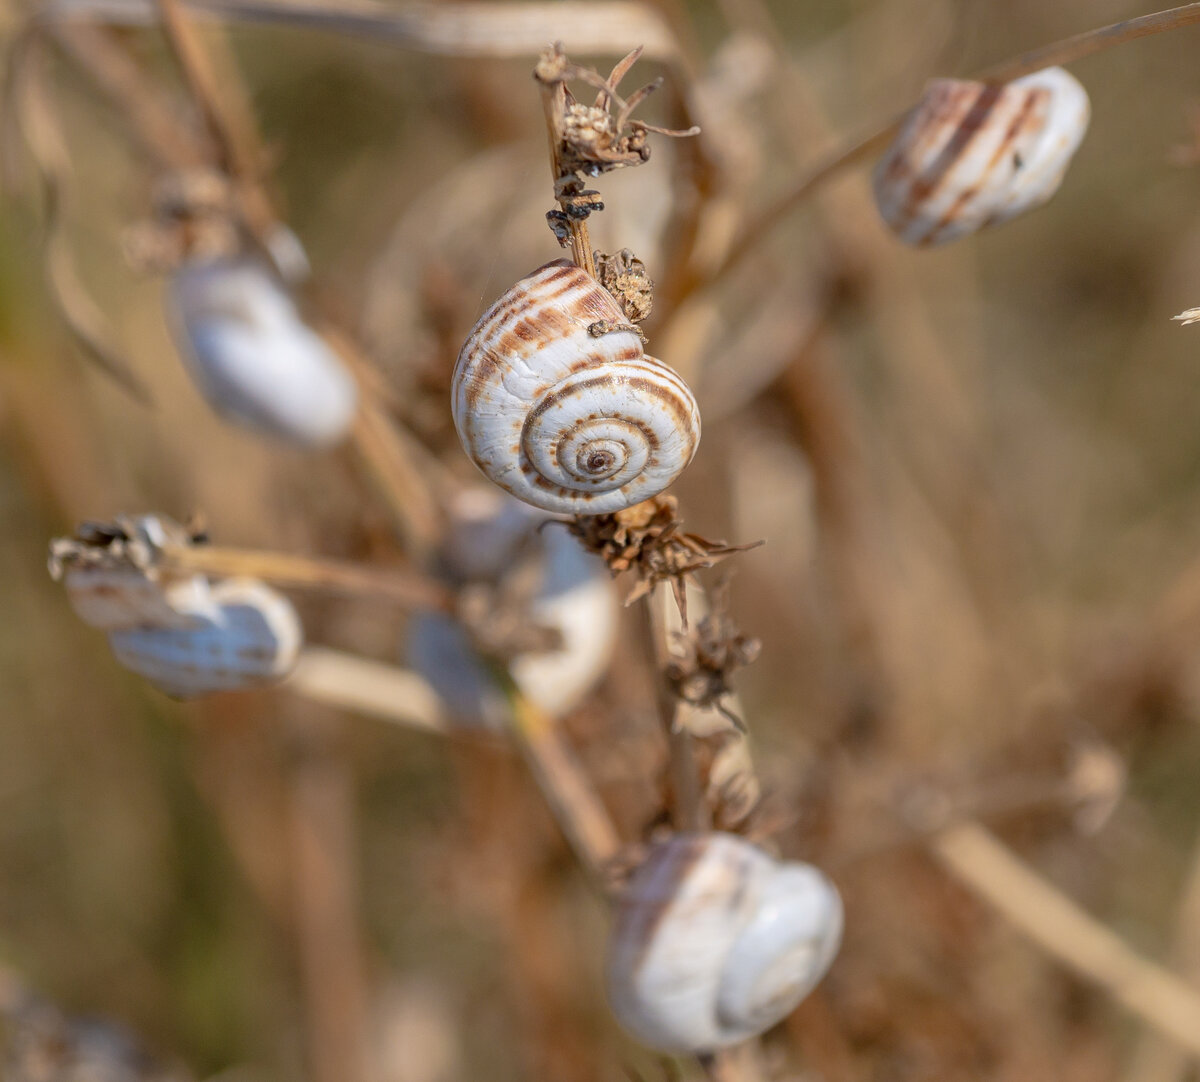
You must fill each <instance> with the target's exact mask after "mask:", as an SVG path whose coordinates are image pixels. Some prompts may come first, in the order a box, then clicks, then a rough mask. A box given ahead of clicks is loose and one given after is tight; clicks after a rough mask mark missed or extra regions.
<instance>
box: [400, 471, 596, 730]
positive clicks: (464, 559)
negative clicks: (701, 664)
mask: <svg viewBox="0 0 1200 1082" xmlns="http://www.w3.org/2000/svg"><path fill="white" fill-rule="evenodd" d="M450 517H451V527H450V530H449V531H448V536H447V539H446V543H445V547H444V550H443V553H442V555H443V559H444V561H445V563H446V564H447V570H448V572H449V573H450V575H451V577H453V578H455V579H457V580H459V581H463V580H476V581H478V580H491V581H496V580H498V579H500V578H502V577H503V576H504V575H505V574H506V573H507V572H508V571H509V570H510V569H511V568H512V567H513V565H514V563H515V562H516V561H517V560H518V559H519V558H520V557H521V555H522V554H525V553H526V552H527V550H528V549H529V548H530V547H531V546H532V547H534V548H535V550H536V551H540V572H541V578H540V580H539V582H538V588H537V593H536V595H535V596H534V597H533V599H532V601H531V603H530V605H529V616H530V619H531V620H532V621H533V622H535V623H537V624H539V625H540V626H542V627H547V628H554V629H556V630H557V631H558V632H559V634H560V636H561V637H562V648H561V649H559V650H551V651H546V652H545V653H528V654H520V655H518V656H517V657H516V658H514V659H513V660H512V662H511V663H510V666H509V671H510V672H511V674H512V678H513V681H514V682H515V683H516V685H517V687H518V688H519V689H520V691H521V692H522V694H524V695H525V696H527V697H528V698H529V699H530V700H531V701H532V702H533V703H534V704H535V705H536V706H537V707H538V708H539V709H541V710H542V711H544V712H545V713H546V714H548V715H549V716H551V717H555V718H557V717H562V716H563V715H565V714H568V713H570V712H571V711H572V710H574V709H575V707H577V706H578V705H579V704H580V703H581V702H582V701H583V699H584V697H585V696H586V695H587V693H588V692H589V691H591V689H592V688H593V687H595V685H596V682H597V681H598V680H599V679H600V677H601V676H602V675H603V674H604V672H605V670H606V669H607V668H608V663H609V660H610V658H611V656H612V651H613V646H614V644H615V641H616V633H617V612H618V604H617V599H616V594H615V592H614V590H613V584H612V577H611V575H609V573H608V571H607V569H606V568H605V566H604V564H603V563H602V562H601V561H600V560H599V559H598V558H597V557H595V556H592V555H590V554H589V553H587V552H585V551H584V550H583V548H582V547H581V546H580V545H579V543H578V542H577V541H576V540H575V538H573V537H571V536H570V535H569V534H568V533H567V532H566V530H565V529H563V528H562V527H553V526H551V527H548V528H545V529H542V530H540V531H539V529H538V527H539V526H541V525H542V524H543V523H545V522H546V521H547V518H546V516H544V515H539V514H537V513H536V512H534V511H532V510H530V509H529V508H528V507H525V506H524V505H523V504H520V503H518V502H517V501H516V500H514V499H512V498H511V497H508V496H505V495H503V494H502V493H499V492H497V491H495V490H494V489H482V488H474V489H468V490H466V491H465V492H463V493H460V494H459V496H458V497H457V498H456V499H455V500H454V501H453V503H452V506H451V508H450ZM407 655H408V663H409V664H410V665H411V666H412V668H414V669H415V670H416V671H417V672H419V673H420V674H421V675H422V676H424V677H425V679H426V680H428V681H429V683H430V684H431V685H432V686H433V688H434V689H435V690H436V691H437V692H438V694H439V695H440V696H441V698H442V701H443V703H444V704H445V706H446V709H447V711H448V713H449V714H450V715H451V716H452V717H454V718H455V719H456V720H457V721H458V722H459V723H460V724H463V725H468V726H484V727H488V728H502V727H503V726H504V724H505V719H506V717H507V709H508V708H507V706H506V704H505V700H504V697H503V695H502V694H501V692H500V690H499V689H498V688H497V687H496V684H495V681H494V680H493V678H492V676H491V674H490V673H489V672H488V670H487V667H486V666H485V665H484V664H483V662H482V661H481V660H480V659H479V657H478V656H477V655H476V653H475V651H474V650H473V649H472V648H471V644H470V641H469V640H468V637H467V634H466V632H465V631H464V630H463V628H462V627H461V625H460V624H458V623H457V622H456V621H455V620H453V619H452V618H451V617H449V616H445V615H443V614H440V613H420V614H417V615H415V616H414V617H413V618H412V619H411V620H410V621H409V629H408V641H407Z"/></svg>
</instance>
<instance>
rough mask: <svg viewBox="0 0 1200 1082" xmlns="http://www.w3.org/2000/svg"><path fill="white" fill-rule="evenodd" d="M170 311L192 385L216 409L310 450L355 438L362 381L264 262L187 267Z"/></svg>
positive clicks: (171, 292)
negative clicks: (303, 316)
mask: <svg viewBox="0 0 1200 1082" xmlns="http://www.w3.org/2000/svg"><path fill="white" fill-rule="evenodd" d="M167 308H168V316H169V323H170V326H171V329H172V332H173V334H174V337H175V339H176V342H177V343H178V345H179V349H180V352H181V353H182V355H183V357H184V359H185V361H186V362H187V367H188V370H189V372H190V374H191V376H192V379H193V380H194V382H195V383H196V386H197V388H198V389H199V390H200V393H201V394H203V396H204V398H205V399H206V400H207V402H208V404H209V405H210V406H211V407H212V408H213V410H214V411H215V412H216V413H218V414H220V415H221V416H222V417H224V418H225V419H227V420H229V421H231V422H233V423H235V424H238V425H242V426H243V427H245V428H249V429H251V430H253V431H255V432H258V433H259V434H260V435H265V436H268V437H272V438H276V439H282V440H285V441H287V442H289V443H293V444H297V445H299V446H301V447H326V446H329V445H331V444H334V443H337V442H338V441H339V440H341V439H342V438H343V437H344V436H345V435H346V434H347V433H348V432H349V430H350V425H351V423H352V422H353V420H354V414H355V409H356V407H357V402H358V388H357V386H356V384H355V382H354V379H353V377H352V376H351V375H350V373H349V372H348V371H347V370H346V368H345V367H344V366H343V364H342V362H341V361H340V360H338V358H337V357H336V356H335V355H334V354H333V352H332V351H331V350H330V349H329V347H328V346H327V345H326V344H325V342H324V341H323V340H322V339H321V337H320V336H319V335H317V334H316V333H314V332H313V331H312V330H311V329H310V328H309V327H307V326H306V325H305V323H304V321H303V320H302V319H301V318H300V313H299V312H298V311H297V310H296V305H295V303H294V302H293V301H292V298H291V297H290V296H289V295H288V293H287V291H286V290H285V289H284V287H283V285H282V284H281V283H280V282H279V281H278V280H277V279H276V278H275V276H274V275H273V274H272V273H271V272H270V271H268V270H267V268H266V267H264V266H263V265H262V264H260V263H258V262H257V261H255V260H253V259H248V258H223V259H212V260H197V261H193V262H191V263H186V264H184V265H183V266H182V267H180V268H179V269H178V270H177V271H176V272H175V273H174V275H173V276H172V278H171V280H170V283H169V285H168V291H167Z"/></svg>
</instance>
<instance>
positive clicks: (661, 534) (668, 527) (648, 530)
mask: <svg viewBox="0 0 1200 1082" xmlns="http://www.w3.org/2000/svg"><path fill="white" fill-rule="evenodd" d="M682 526H683V520H682V519H680V517H679V508H678V505H677V503H676V501H675V498H674V497H673V496H662V495H660V496H654V497H652V498H651V499H649V500H643V501H642V502H641V503H637V504H634V505H633V506H632V507H627V508H626V509H625V510H624V511H616V512H613V513H612V514H607V515H580V516H579V517H577V518H575V519H574V520H573V521H571V522H569V523H568V528H569V529H570V531H571V532H572V533H573V534H574V535H575V536H576V537H578V538H579V539H580V540H581V541H582V542H583V544H584V545H585V546H586V547H587V548H588V549H589V550H590V551H592V552H594V553H596V555H598V556H599V557H601V559H603V560H604V562H605V563H606V564H608V567H609V570H610V571H612V573H613V574H614V575H615V574H619V573H620V572H622V571H632V572H633V573H634V574H635V575H636V576H637V579H638V582H637V585H636V586H634V588H633V590H632V591H631V592H630V594H629V596H628V597H627V598H626V599H625V604H626V605H631V604H633V602H635V601H636V600H637V599H638V598H640V597H645V596H646V595H647V594H648V593H649V592H650V591H651V590H653V589H654V587H655V586H657V585H658V584H659V583H660V582H669V583H670V584H671V588H672V590H674V592H675V600H676V601H677V602H678V603H679V611H680V613H681V614H682V616H683V625H684V627H687V599H686V597H685V585H686V579H687V576H688V575H690V574H691V573H692V572H694V571H700V570H702V569H704V568H707V567H712V566H713V565H714V564H717V563H720V562H721V561H722V560H723V559H725V557H727V556H732V555H733V554H734V553H736V552H745V551H746V550H747V549H752V548H757V547H758V546H759V545H761V544H762V543H763V542H761V541H752V542H750V543H749V544H748V545H727V544H726V543H725V542H724V541H709V540H707V539H706V538H703V537H701V536H700V535H699V534H694V533H684V532H682V530H681V529H680V527H682Z"/></svg>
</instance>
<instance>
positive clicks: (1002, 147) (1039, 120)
mask: <svg viewBox="0 0 1200 1082" xmlns="http://www.w3.org/2000/svg"><path fill="white" fill-rule="evenodd" d="M1008 92H1009V93H1014V92H1015V91H1014V90H1013V89H1012V88H1009V90H1008ZM1049 101H1050V92H1049V91H1048V90H1046V89H1045V88H1044V87H1028V88H1024V89H1023V100H1022V102H1021V106H1020V108H1019V109H1018V110H1017V112H1016V115H1015V116H1014V117H1013V119H1012V121H1011V122H1010V123H1009V125H1008V128H1007V129H1006V130H1005V132H1004V136H1003V138H1002V139H1001V140H1000V144H999V146H997V147H996V149H995V151H994V152H993V153H992V156H991V158H990V159H989V160H988V163H987V166H986V167H985V169H984V170H983V173H982V174H981V175H980V176H979V178H978V179H977V180H976V181H975V183H974V184H972V185H971V186H970V187H969V188H966V189H964V190H963V191H962V192H960V193H959V195H958V197H957V198H956V199H955V200H954V202H953V203H952V204H951V205H950V207H949V209H948V210H947V211H946V213H945V214H943V215H942V217H941V218H939V219H938V222H937V224H936V225H935V226H934V227H933V229H932V230H930V232H929V233H928V234H927V235H926V236H925V237H923V238H922V240H921V243H922V244H932V243H934V241H935V240H936V239H937V236H938V234H939V233H941V231H942V230H943V229H945V228H946V226H948V225H950V224H951V223H952V222H954V221H955V219H957V218H958V216H959V214H961V213H962V211H963V208H964V207H966V206H967V205H968V204H969V203H971V202H972V201H973V200H974V199H975V198H976V196H978V195H979V193H980V192H981V191H982V190H983V189H984V188H986V187H987V186H988V182H989V181H990V180H991V178H992V175H993V174H994V173H995V171H996V169H997V167H998V166H1000V164H1001V163H1002V162H1003V161H1004V160H1005V159H1006V158H1007V157H1008V155H1009V154H1010V153H1011V151H1012V146H1013V144H1014V143H1015V142H1016V141H1017V137H1018V136H1020V135H1021V134H1022V133H1023V132H1024V130H1025V127H1026V125H1027V124H1028V122H1029V119H1030V116H1031V115H1033V116H1034V120H1035V122H1036V124H1037V125H1038V126H1040V125H1042V124H1044V123H1045V117H1044V115H1041V116H1037V115H1034V114H1035V111H1036V110H1037V107H1038V106H1039V105H1044V104H1048V103H1049Z"/></svg>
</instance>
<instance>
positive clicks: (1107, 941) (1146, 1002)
mask: <svg viewBox="0 0 1200 1082" xmlns="http://www.w3.org/2000/svg"><path fill="white" fill-rule="evenodd" d="M931 847H932V850H933V853H934V855H935V856H936V857H937V858H938V860H939V861H941V863H942V864H943V865H945V867H946V868H947V869H949V871H951V872H952V873H953V874H954V875H955V876H956V877H957V878H958V879H960V880H961V881H962V882H963V883H964V884H966V886H968V887H969V888H970V889H971V890H972V891H974V892H975V893H976V894H978V895H979V896H980V897H981V898H983V899H984V900H985V901H987V902H988V903H989V904H990V905H992V906H994V907H995V908H996V909H997V910H999V911H1000V912H1001V913H1002V914H1003V915H1004V916H1005V917H1006V918H1007V919H1008V920H1009V921H1010V922H1011V923H1012V924H1013V925H1014V926H1015V927H1016V928H1018V929H1019V930H1020V931H1021V932H1023V933H1024V934H1025V935H1027V936H1028V937H1029V938H1030V939H1032V940H1033V941H1034V942H1035V943H1036V944H1037V945H1038V946H1039V947H1041V948H1042V949H1043V950H1044V951H1046V953H1048V954H1049V955H1051V956H1052V957H1053V958H1056V959H1057V960H1058V961H1060V962H1062V963H1063V964H1064V965H1066V966H1067V967H1068V968H1070V969H1072V970H1074V971H1075V972H1076V973H1078V974H1079V975H1080V976H1082V977H1084V978H1086V979H1087V980H1090V981H1092V982H1094V983H1095V984H1097V985H1099V986H1100V987H1101V988H1102V989H1103V990H1104V991H1105V992H1107V993H1108V995H1110V996H1111V997H1112V998H1113V999H1114V1000H1116V1002H1118V1003H1120V1004H1121V1006H1123V1007H1124V1008H1125V1009H1126V1010H1128V1011H1130V1012H1132V1013H1133V1014H1136V1015H1137V1016H1138V1017H1140V1018H1141V1019H1143V1020H1144V1021H1145V1022H1146V1023H1148V1024H1149V1025H1150V1026H1152V1027H1154V1028H1155V1029H1156V1030H1158V1032H1160V1033H1162V1034H1163V1035H1164V1036H1166V1037H1169V1038H1170V1039H1171V1040H1173V1041H1174V1042H1175V1043H1176V1044H1178V1045H1179V1047H1180V1048H1183V1049H1186V1050H1187V1051H1188V1052H1189V1053H1191V1054H1192V1055H1193V1056H1198V1057H1200V990H1197V989H1195V988H1193V987H1191V986H1190V985H1189V984H1187V983H1185V982H1184V981H1182V980H1180V979H1179V978H1178V977H1176V976H1175V975H1174V974H1172V973H1170V972H1168V971H1167V970H1165V969H1163V968H1162V967H1161V966H1159V965H1156V964H1155V963H1153V962H1150V961H1148V960H1147V959H1145V958H1143V957H1142V956H1141V955H1139V954H1138V953H1137V952H1136V951H1134V950H1133V949H1132V948H1130V947H1129V945H1128V944H1126V943H1125V942H1124V941H1123V940H1122V939H1121V938H1120V937H1119V936H1117V935H1115V934H1114V933H1113V932H1111V931H1110V930H1109V929H1108V928H1106V927H1104V925H1102V924H1100V923H1099V922H1098V921H1096V920H1095V919H1094V918H1093V917H1091V916H1089V915H1088V914H1087V913H1085V912H1084V911H1083V910H1082V909H1080V908H1079V906H1077V905H1076V904H1075V903H1074V902H1072V901H1071V900H1070V899H1069V898H1067V897H1066V896H1065V895H1063V894H1062V893H1061V892H1060V891H1058V890H1056V889H1055V888H1054V887H1053V886H1051V885H1050V884H1049V883H1048V882H1046V880H1045V879H1043V878H1042V877H1041V876H1040V875H1038V874H1037V873H1036V872H1035V871H1034V870H1033V869H1032V868H1030V867H1029V866H1028V865H1027V864H1025V863H1024V862H1023V861H1021V860H1020V859H1019V858H1018V857H1016V856H1015V855H1014V854H1013V853H1012V852H1011V851H1010V850H1009V849H1008V848H1007V847H1006V846H1005V845H1003V844H1002V843H1001V842H1000V841H999V840H998V839H997V838H996V837H995V835H993V834H992V833H991V832H990V831H988V830H987V829H986V828H985V827H983V826H981V825H980V824H979V823H975V822H967V823H960V824H959V825H957V826H954V827H950V828H949V829H947V830H945V831H943V832H942V833H941V834H939V835H938V836H937V837H936V838H935V839H934V840H933V842H932V843H931Z"/></svg>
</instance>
